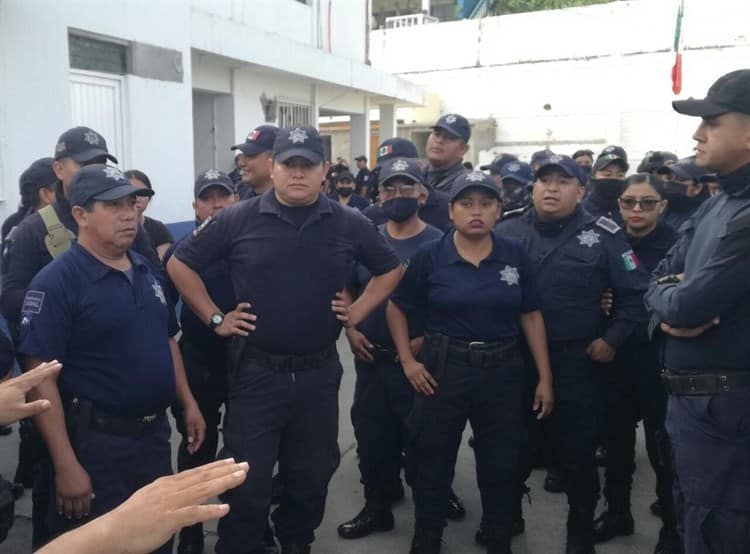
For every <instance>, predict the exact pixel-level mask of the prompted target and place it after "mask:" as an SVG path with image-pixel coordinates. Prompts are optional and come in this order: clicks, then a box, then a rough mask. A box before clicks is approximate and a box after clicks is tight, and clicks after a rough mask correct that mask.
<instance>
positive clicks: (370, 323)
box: [353, 224, 443, 347]
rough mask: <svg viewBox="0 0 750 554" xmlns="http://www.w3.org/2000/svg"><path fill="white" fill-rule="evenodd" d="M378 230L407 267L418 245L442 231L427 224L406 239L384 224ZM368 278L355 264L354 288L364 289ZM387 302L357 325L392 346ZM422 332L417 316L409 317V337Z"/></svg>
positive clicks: (372, 340)
mask: <svg viewBox="0 0 750 554" xmlns="http://www.w3.org/2000/svg"><path fill="white" fill-rule="evenodd" d="M378 231H380V233H381V234H382V235H383V236H384V237H385V240H387V241H388V244H390V245H391V246H392V247H393V249H394V250H395V251H396V254H398V257H399V258H400V259H401V262H402V263H403V264H404V266H406V267H409V262H410V260H411V257H412V256H414V254H415V253H416V252H417V250H418V249H419V247H420V246H421V245H422V244H425V243H426V242H430V241H433V240H437V239H439V238H440V237H442V236H443V232H442V231H441V230H440V229H438V228H436V227H433V226H432V225H427V226H426V227H425V228H424V229H423V230H422V232H420V233H419V234H417V235H415V236H413V237H410V238H408V239H395V238H393V237H392V236H390V235H389V234H388V229H387V227H386V225H385V224H383V225H380V226H379V227H378ZM369 280H370V273H369V272H368V271H367V270H366V269H365V268H364V267H362V266H361V265H357V273H356V277H355V282H354V283H353V286H354V288H356V289H357V290H358V291H362V290H364V288H365V286H366V285H367V283H368V281H369ZM387 305H388V302H383V304H381V305H380V306H378V307H377V308H376V309H375V310H374V311H373V312H372V314H370V317H368V318H367V319H365V320H364V321H363V322H362V323H361V324H360V325H359V326H358V329H359V330H360V331H361V332H362V333H364V335H365V336H366V337H367V338H368V339H369V340H370V342H373V343H375V344H377V345H380V346H389V347H390V346H393V339H392V338H391V333H390V331H389V330H388V322H387V321H386V317H385V310H386V306H387ZM423 334H424V322H423V321H420V320H419V318H418V317H410V318H409V337H410V338H415V337H421V336H422V335H423Z"/></svg>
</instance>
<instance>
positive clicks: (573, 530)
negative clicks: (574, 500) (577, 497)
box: [565, 506, 596, 554]
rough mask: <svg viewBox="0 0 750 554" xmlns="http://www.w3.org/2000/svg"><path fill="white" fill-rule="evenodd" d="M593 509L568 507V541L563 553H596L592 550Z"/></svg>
mask: <svg viewBox="0 0 750 554" xmlns="http://www.w3.org/2000/svg"><path fill="white" fill-rule="evenodd" d="M593 526H594V510H593V508H591V509H582V508H574V507H573V506H571V507H570V510H569V511H568V523H567V527H568V543H567V545H566V547H565V554H596V551H595V550H594V537H593Z"/></svg>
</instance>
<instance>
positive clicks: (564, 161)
mask: <svg viewBox="0 0 750 554" xmlns="http://www.w3.org/2000/svg"><path fill="white" fill-rule="evenodd" d="M538 163H539V167H537V169H536V173H535V175H534V177H535V178H539V175H540V174H541V173H542V172H543V171H544V170H545V169H547V168H549V167H555V168H557V169H559V170H560V171H562V172H563V174H564V175H566V176H568V177H572V178H574V179H578V180H579V181H580V182H581V185H583V184H584V183H586V174H585V173H584V172H583V170H582V169H581V168H580V166H579V165H578V164H577V163H576V162H575V160H574V159H573V158H571V157H569V156H558V155H553V156H550V157H548V158H544V159H541V160H539V161H538Z"/></svg>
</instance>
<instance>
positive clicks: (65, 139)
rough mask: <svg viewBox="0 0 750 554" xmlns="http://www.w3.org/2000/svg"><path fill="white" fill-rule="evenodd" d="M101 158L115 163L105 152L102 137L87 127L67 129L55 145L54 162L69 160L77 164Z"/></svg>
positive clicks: (113, 158)
mask: <svg viewBox="0 0 750 554" xmlns="http://www.w3.org/2000/svg"><path fill="white" fill-rule="evenodd" d="M102 157H106V158H107V159H108V160H110V161H112V162H114V163H117V158H115V157H114V156H113V155H112V154H110V153H109V150H107V141H106V140H104V137H103V136H101V135H100V134H99V133H97V132H96V131H94V130H93V129H91V128H89V127H73V128H72V129H68V130H67V131H65V132H64V133H63V134H62V135H60V138H59V139H57V144H56V145H55V159H56V160H61V159H63V158H70V159H72V160H73V161H76V162H78V163H86V162H90V161H91V160H94V159H96V158H102Z"/></svg>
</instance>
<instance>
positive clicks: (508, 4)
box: [492, 0, 611, 15]
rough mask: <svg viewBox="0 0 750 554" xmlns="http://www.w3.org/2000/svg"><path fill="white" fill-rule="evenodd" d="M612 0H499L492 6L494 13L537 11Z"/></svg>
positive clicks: (604, 2) (603, 2)
mask: <svg viewBox="0 0 750 554" xmlns="http://www.w3.org/2000/svg"><path fill="white" fill-rule="evenodd" d="M610 1H611V0H497V2H495V5H494V7H493V8H492V11H493V14H494V15H504V14H508V13H522V12H535V11H539V10H556V9H560V8H572V7H575V6H589V5H591V4H606V3H607V2H610Z"/></svg>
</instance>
